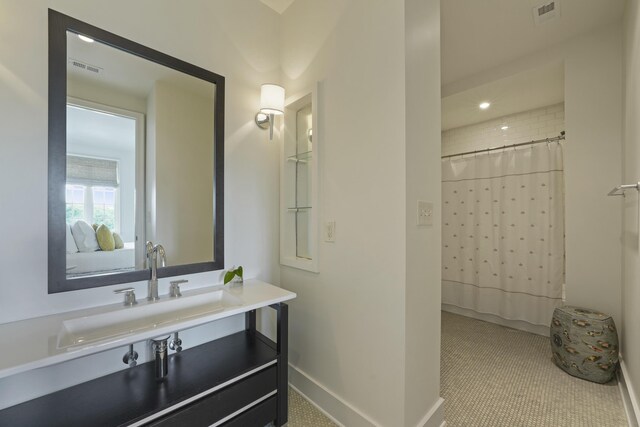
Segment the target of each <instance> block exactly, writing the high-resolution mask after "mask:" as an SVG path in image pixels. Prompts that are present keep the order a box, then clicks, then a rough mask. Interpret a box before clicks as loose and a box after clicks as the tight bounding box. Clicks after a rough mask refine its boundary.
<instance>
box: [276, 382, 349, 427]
mask: <svg viewBox="0 0 640 427" xmlns="http://www.w3.org/2000/svg"><path fill="white" fill-rule="evenodd" d="M287 427H337V426H336V424H335V423H333V422H332V421H331V420H330V419H329V418H327V417H325V416H324V414H323V413H322V412H320V411H319V410H318V408H316V407H315V406H313V405H312V404H311V403H309V402H308V401H307V400H306V399H305V398H304V397H302V396H300V394H298V393H296V391H295V390H293V389H292V388H291V387H289V422H288V423H287Z"/></svg>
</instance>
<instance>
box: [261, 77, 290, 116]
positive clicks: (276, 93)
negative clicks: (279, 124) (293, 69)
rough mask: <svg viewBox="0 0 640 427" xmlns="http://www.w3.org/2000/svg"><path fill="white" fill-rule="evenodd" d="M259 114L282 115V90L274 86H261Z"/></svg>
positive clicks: (280, 87)
mask: <svg viewBox="0 0 640 427" xmlns="http://www.w3.org/2000/svg"><path fill="white" fill-rule="evenodd" d="M260 112H262V113H265V114H274V115H279V114H284V88H283V87H282V86H278V85H274V84H263V85H262V88H261V89H260Z"/></svg>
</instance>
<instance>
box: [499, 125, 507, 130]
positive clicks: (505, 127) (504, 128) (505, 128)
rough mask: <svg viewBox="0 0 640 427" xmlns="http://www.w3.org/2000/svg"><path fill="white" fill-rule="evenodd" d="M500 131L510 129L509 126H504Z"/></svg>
mask: <svg viewBox="0 0 640 427" xmlns="http://www.w3.org/2000/svg"><path fill="white" fill-rule="evenodd" d="M500 129H502V130H507V129H509V126H507V125H504V126H502V127H501V128H500Z"/></svg>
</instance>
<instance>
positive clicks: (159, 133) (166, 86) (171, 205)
mask: <svg viewBox="0 0 640 427" xmlns="http://www.w3.org/2000/svg"><path fill="white" fill-rule="evenodd" d="M209 89H210V90H211V91H210V93H209V94H208V95H209V96H207V94H206V93H202V94H196V93H194V92H191V91H188V90H185V89H183V88H181V87H178V86H176V85H174V84H171V83H168V82H164V81H158V82H156V84H155V85H154V89H153V95H151V96H150V97H149V103H152V104H153V107H150V108H149V111H150V113H149V119H148V126H147V135H148V137H147V150H148V152H149V156H147V188H148V191H149V192H153V193H154V194H152V195H151V196H150V197H149V196H148V197H147V198H148V200H152V201H153V202H152V203H148V204H147V212H148V213H147V218H153V220H151V221H148V222H147V224H148V231H147V235H148V236H149V239H152V241H153V242H154V243H159V244H162V246H163V247H164V248H165V251H166V254H167V265H183V264H193V263H197V262H210V261H211V260H212V259H213V172H214V168H213V160H214V156H213V151H214V144H213V142H214V140H213V130H214V128H213V126H212V121H213V107H214V105H213V103H214V98H213V95H214V91H213V85H211V88H209ZM151 127H154V129H153V130H150V129H149V128H151Z"/></svg>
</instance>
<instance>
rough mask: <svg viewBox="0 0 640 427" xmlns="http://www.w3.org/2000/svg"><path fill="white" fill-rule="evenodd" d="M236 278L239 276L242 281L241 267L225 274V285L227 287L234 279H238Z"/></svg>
mask: <svg viewBox="0 0 640 427" xmlns="http://www.w3.org/2000/svg"><path fill="white" fill-rule="evenodd" d="M236 276H238V277H239V278H241V279H242V266H239V267H238V268H234V269H231V270H229V271H227V272H226V273H224V284H225V285H226V284H227V283H229V282H230V281H232V280H233V278H234V277H236Z"/></svg>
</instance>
